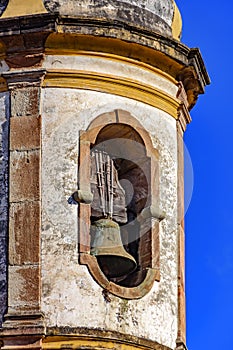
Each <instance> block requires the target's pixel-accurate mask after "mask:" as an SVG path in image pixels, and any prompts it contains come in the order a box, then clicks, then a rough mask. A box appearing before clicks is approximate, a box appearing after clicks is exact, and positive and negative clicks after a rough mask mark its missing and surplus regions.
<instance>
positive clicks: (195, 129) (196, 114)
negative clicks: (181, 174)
mask: <svg viewBox="0 0 233 350" xmlns="http://www.w3.org/2000/svg"><path fill="white" fill-rule="evenodd" d="M176 2H177V5H178V7H179V9H180V11H181V13H182V17H183V36H182V42H183V43H185V44H186V45H188V46H189V47H199V48H200V49H201V52H202V55H203V58H204V61H205V64H206V67H207V70H208V72H209V75H210V78H211V85H210V86H209V87H207V88H206V93H205V95H203V96H200V97H199V100H198V103H197V105H196V106H195V107H194V109H193V110H192V111H191V116H192V119H193V121H192V123H191V124H190V125H189V126H188V130H187V132H186V135H185V143H186V146H187V148H188V150H189V153H190V155H191V159H192V164H193V169H194V191H193V196H192V201H191V204H190V206H189V209H188V211H187V214H186V218H185V219H186V294H187V345H188V348H189V350H219V349H233V190H232V188H233V115H232V101H233V88H232V84H233V70H232V63H233V45H232V44H233V43H232V41H233V25H232V16H233V2H231V1H229V0H228V1H220V2H219V1H216V0H215V1H210V0H193V1H188V0H177V1H176Z"/></svg>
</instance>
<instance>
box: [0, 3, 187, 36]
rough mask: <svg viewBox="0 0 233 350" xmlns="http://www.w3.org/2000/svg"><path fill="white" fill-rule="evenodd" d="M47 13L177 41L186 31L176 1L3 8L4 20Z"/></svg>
mask: <svg viewBox="0 0 233 350" xmlns="http://www.w3.org/2000/svg"><path fill="white" fill-rule="evenodd" d="M43 12H50V13H58V14H59V15H60V16H66V17H70V18H73V19H74V18H77V19H79V20H85V21H87V20H94V21H96V20H97V21H103V24H104V22H105V23H106V24H108V26H109V25H111V23H112V27H128V28H129V29H133V27H134V28H138V29H143V30H146V31H149V32H157V33H161V34H163V35H165V36H169V37H173V38H175V39H179V37H180V33H181V27H182V24H181V17H180V13H179V10H178V8H177V6H176V4H175V2H174V0H33V1H31V0H30V1H26V2H22V0H2V1H1V5H0V16H1V17H2V18H6V17H17V16H23V15H29V14H38V13H43Z"/></svg>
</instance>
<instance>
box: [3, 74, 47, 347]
mask: <svg viewBox="0 0 233 350" xmlns="http://www.w3.org/2000/svg"><path fill="white" fill-rule="evenodd" d="M44 75H45V70H41V69H39V70H38V69H35V70H27V71H25V70H23V71H21V70H20V71H12V72H8V73H4V74H3V77H4V78H5V79H6V82H7V85H8V89H9V92H10V134H9V150H10V154H9V163H10V170H9V180H10V181H9V184H10V186H9V252H8V310H7V314H6V315H5V317H4V323H3V328H2V329H1V330H0V339H1V340H2V342H3V346H2V349H3V350H8V349H25V347H27V348H32V349H40V348H41V347H40V342H41V339H42V337H43V334H44V332H45V327H44V322H43V314H42V313H41V307H40V299H41V276H40V230H41V180H40V178H41V171H40V170H41V115H40V104H41V98H40V95H41V84H42V80H43V77H44ZM13 344H14V345H13ZM12 346H13V347H12Z"/></svg>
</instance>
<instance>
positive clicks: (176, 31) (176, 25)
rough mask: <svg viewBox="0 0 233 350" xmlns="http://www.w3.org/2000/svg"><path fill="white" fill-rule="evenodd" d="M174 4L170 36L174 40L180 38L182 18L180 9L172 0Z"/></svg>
mask: <svg viewBox="0 0 233 350" xmlns="http://www.w3.org/2000/svg"><path fill="white" fill-rule="evenodd" d="M173 4H174V16H173V22H172V36H173V38H174V39H176V40H180V37H181V32H182V18H181V14H180V11H179V9H178V7H177V5H176V3H175V1H174V0H173Z"/></svg>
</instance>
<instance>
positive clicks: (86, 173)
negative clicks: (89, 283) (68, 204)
mask: <svg viewBox="0 0 233 350" xmlns="http://www.w3.org/2000/svg"><path fill="white" fill-rule="evenodd" d="M115 123H122V124H127V125H129V126H131V127H132V128H134V130H135V131H137V132H138V134H139V135H140V136H141V138H142V140H143V142H144V144H145V147H146V152H147V156H149V157H150V158H151V179H153V181H151V198H152V202H151V208H155V207H158V204H157V205H156V203H154V201H155V199H158V198H159V165H158V164H159V162H158V159H159V155H158V151H157V150H156V149H155V148H154V147H153V144H152V142H151V139H150V136H149V134H148V133H147V131H146V130H145V129H144V128H143V127H142V125H141V124H140V123H139V122H138V121H137V120H136V119H135V118H134V117H133V116H132V115H131V114H130V113H129V112H126V111H123V110H115V111H113V112H109V113H104V114H102V115H100V116H98V117H97V118H95V120H94V121H93V122H91V124H90V125H89V127H88V128H87V130H86V131H81V132H80V154H79V181H78V182H79V191H80V192H81V193H83V194H84V197H85V195H86V196H87V197H88V193H91V190H90V180H89V179H90V146H91V144H94V143H95V140H96V138H97V136H98V134H99V132H100V130H101V129H102V128H103V127H104V126H106V125H109V124H115ZM90 214H91V206H90V204H88V203H87V202H86V203H83V202H81V203H80V204H79V253H80V264H84V265H87V267H88V269H89V272H90V273H91V275H92V277H93V278H94V279H95V280H96V282H97V283H98V284H99V285H101V287H103V288H104V289H105V290H107V291H108V292H110V293H112V294H114V295H117V296H118V297H121V298H125V299H139V298H142V297H143V296H144V295H146V294H147V293H148V292H149V291H150V289H151V288H152V286H153V284H154V281H159V280H160V266H159V260H160V254H159V221H160V220H161V218H160V215H159V210H158V211H157V212H156V214H155V213H153V209H151V210H149V217H151V220H152V228H151V230H152V240H151V254H152V264H151V266H152V267H151V268H148V270H147V273H146V277H145V279H144V281H143V282H142V283H141V284H140V285H138V286H136V287H132V288H126V287H122V286H119V285H117V284H115V283H113V282H112V281H109V280H108V279H107V278H106V276H105V275H104V274H103V272H102V271H101V269H100V267H99V265H98V262H97V259H96V258H95V257H94V256H92V255H90V234H89V232H90ZM147 215H148V213H147ZM141 219H142V220H144V216H143V217H142V218H141Z"/></svg>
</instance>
